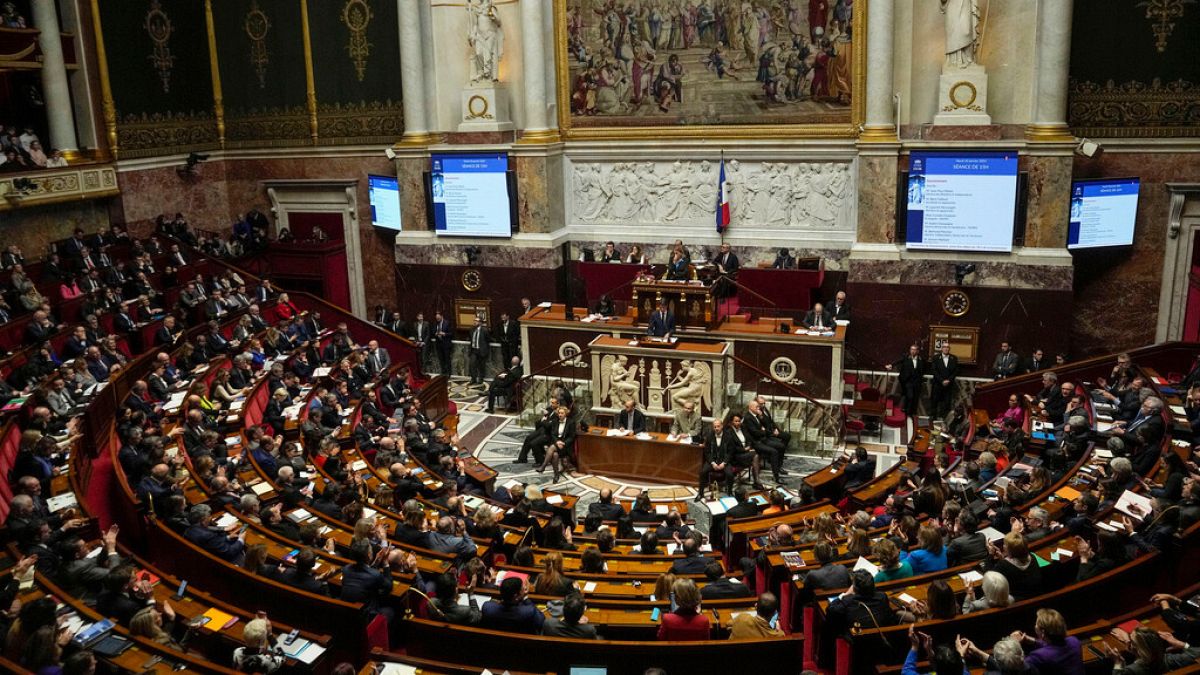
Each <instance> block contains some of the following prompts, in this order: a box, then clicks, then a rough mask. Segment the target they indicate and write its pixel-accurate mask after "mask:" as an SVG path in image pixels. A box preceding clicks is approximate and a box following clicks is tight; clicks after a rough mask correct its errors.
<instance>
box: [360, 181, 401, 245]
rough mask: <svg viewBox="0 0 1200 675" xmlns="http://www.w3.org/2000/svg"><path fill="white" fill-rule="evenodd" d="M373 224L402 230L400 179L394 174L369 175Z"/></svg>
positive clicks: (368, 183) (368, 184) (368, 187)
mask: <svg viewBox="0 0 1200 675" xmlns="http://www.w3.org/2000/svg"><path fill="white" fill-rule="evenodd" d="M367 192H368V194H369V195H370V197H371V224H372V225H374V226H375V227H382V228H386V229H389V230H396V231H397V232H399V231H400V229H401V227H400V225H401V218H400V181H399V180H397V179H396V178H395V177H394V176H367Z"/></svg>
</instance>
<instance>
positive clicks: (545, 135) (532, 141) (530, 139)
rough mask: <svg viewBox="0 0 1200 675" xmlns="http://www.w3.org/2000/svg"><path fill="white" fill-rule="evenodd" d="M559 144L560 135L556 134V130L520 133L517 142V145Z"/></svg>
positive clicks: (560, 140) (536, 130)
mask: <svg viewBox="0 0 1200 675" xmlns="http://www.w3.org/2000/svg"><path fill="white" fill-rule="evenodd" d="M560 142H562V134H560V133H558V129H535V130H533V131H522V132H521V138H520V140H518V141H517V144H518V145H522V144H523V145H549V144H551V143H560Z"/></svg>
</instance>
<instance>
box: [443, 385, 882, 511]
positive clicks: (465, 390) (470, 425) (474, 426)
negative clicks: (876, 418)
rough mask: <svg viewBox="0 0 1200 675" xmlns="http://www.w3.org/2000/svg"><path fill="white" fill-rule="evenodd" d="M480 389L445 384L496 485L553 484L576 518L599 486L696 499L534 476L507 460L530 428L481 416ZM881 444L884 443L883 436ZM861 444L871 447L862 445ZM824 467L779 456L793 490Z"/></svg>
mask: <svg viewBox="0 0 1200 675" xmlns="http://www.w3.org/2000/svg"><path fill="white" fill-rule="evenodd" d="M485 391H486V389H485V387H483V386H482V385H469V384H468V382H467V380H465V379H460V378H454V379H453V381H452V382H451V385H450V398H451V400H453V401H454V402H455V403H457V404H458V412H459V418H460V419H459V424H458V435H459V438H460V439H462V443H463V445H464V446H465V447H468V448H471V452H472V454H473V455H475V456H476V457H477V458H479V460H480V461H482V462H484V463H485V464H487V465H488V466H490V467H492V468H493V469H495V470H496V471H498V472H499V473H500V475H499V477H497V479H496V481H497V484H499V485H503V484H504V483H506V482H508V481H509V480H511V479H516V480H519V481H521V482H522V483H526V484H530V485H539V486H547V487H549V486H553V487H554V489H556V490H561V491H563V492H566V493H569V494H573V495H576V496H578V497H579V506H578V507H577V508H576V513H577V514H582V513H585V512H586V511H587V506H588V504H591V503H592V502H594V501H595V500H596V498H597V496H598V495H599V493H600V490H602V489H604V488H610V489H612V490H613V492H614V494H616V495H618V496H620V497H622V498H627V499H633V498H634V497H637V495H638V494H640V493H641V492H642V490H649V492H650V497H651V499H655V500H672V499H687V500H691V499H692V498H694V497H695V496H696V486H695V485H673V486H672V485H660V484H657V483H638V482H636V481H629V480H625V479H617V478H609V477H606V476H599V475H593V474H585V473H579V472H573V473H571V474H569V475H567V476H564V477H563V478H562V480H560V481H559V482H557V483H555V482H553V476H552V475H551V473H550V471H549V470H547V471H546V473H538V472H536V471H534V465H533V464H532V463H530V464H514V463H513V460H515V459H516V457H517V454H518V453H519V452H520V451H521V442H522V441H523V440H524V439H525V436H526V435H527V434H528V433H529V432H530V431H531V430H532V429H530V428H528V427H522V426H520V424H519V422H518V420H517V419H516V418H515V417H514V416H512V415H505V414H499V413H497V414H493V415H489V414H487V412H486V406H487V396H486V394H485ZM864 440H866V439H864ZM884 440H885V441H886V440H888V439H887V438H886V436H885V439H884ZM866 445H868V446H870V445H874V444H870V443H867V444H866ZM531 461H532V458H531ZM828 463H829V460H828V459H826V458H821V457H808V456H804V455H799V454H789V455H787V456H786V457H785V458H784V462H783V467H784V469H786V470H787V471H788V472H790V474H791V475H789V476H784V477H783V478H784V482H783V485H785V486H788V487H795V486H797V485H799V484H800V480H801V479H802V478H803V477H804V476H806V475H808V474H810V473H812V472H813V471H816V470H817V469H819V468H821V467H823V466H825V465H827V464H828ZM762 478H763V481H764V483H765V484H767V485H771V482H770V475H769V472H763V475H762ZM689 513H690V515H691V517H692V518H694V519H695V521H696V526H697V528H698V529H700V530H702V531H705V532H707V531H708V525H709V512H708V509H707V508H705V507H704V506H702V505H701V504H696V503H692V504H691V505H690V509H689Z"/></svg>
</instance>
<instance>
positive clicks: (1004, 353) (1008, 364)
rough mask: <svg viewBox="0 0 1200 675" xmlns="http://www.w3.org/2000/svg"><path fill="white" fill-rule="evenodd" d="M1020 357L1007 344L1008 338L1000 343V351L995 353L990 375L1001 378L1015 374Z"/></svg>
mask: <svg viewBox="0 0 1200 675" xmlns="http://www.w3.org/2000/svg"><path fill="white" fill-rule="evenodd" d="M1020 362H1021V357H1019V356H1017V353H1016V352H1014V351H1013V350H1012V347H1011V346H1010V345H1009V344H1008V340H1005V341H1004V342H1001V343H1000V353H999V354H996V359H995V361H993V362H992V377H993V378H994V379H997V380H1003V379H1004V378H1006V377H1012V376H1013V375H1016V374H1017V368H1018V367H1020Z"/></svg>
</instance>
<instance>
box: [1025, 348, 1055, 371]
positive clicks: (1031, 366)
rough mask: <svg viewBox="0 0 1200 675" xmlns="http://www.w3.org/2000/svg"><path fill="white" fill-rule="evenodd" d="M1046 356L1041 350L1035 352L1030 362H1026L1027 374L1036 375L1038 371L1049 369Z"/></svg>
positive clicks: (1030, 357) (1031, 355)
mask: <svg viewBox="0 0 1200 675" xmlns="http://www.w3.org/2000/svg"><path fill="white" fill-rule="evenodd" d="M1048 365H1049V364H1047V363H1046V355H1045V353H1043V352H1042V350H1040V349H1035V350H1033V353H1032V354H1030V355H1029V360H1028V361H1026V362H1025V372H1027V373H1036V372H1037V371H1039V370H1041V369H1043V368H1045V367H1047V366H1048Z"/></svg>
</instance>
